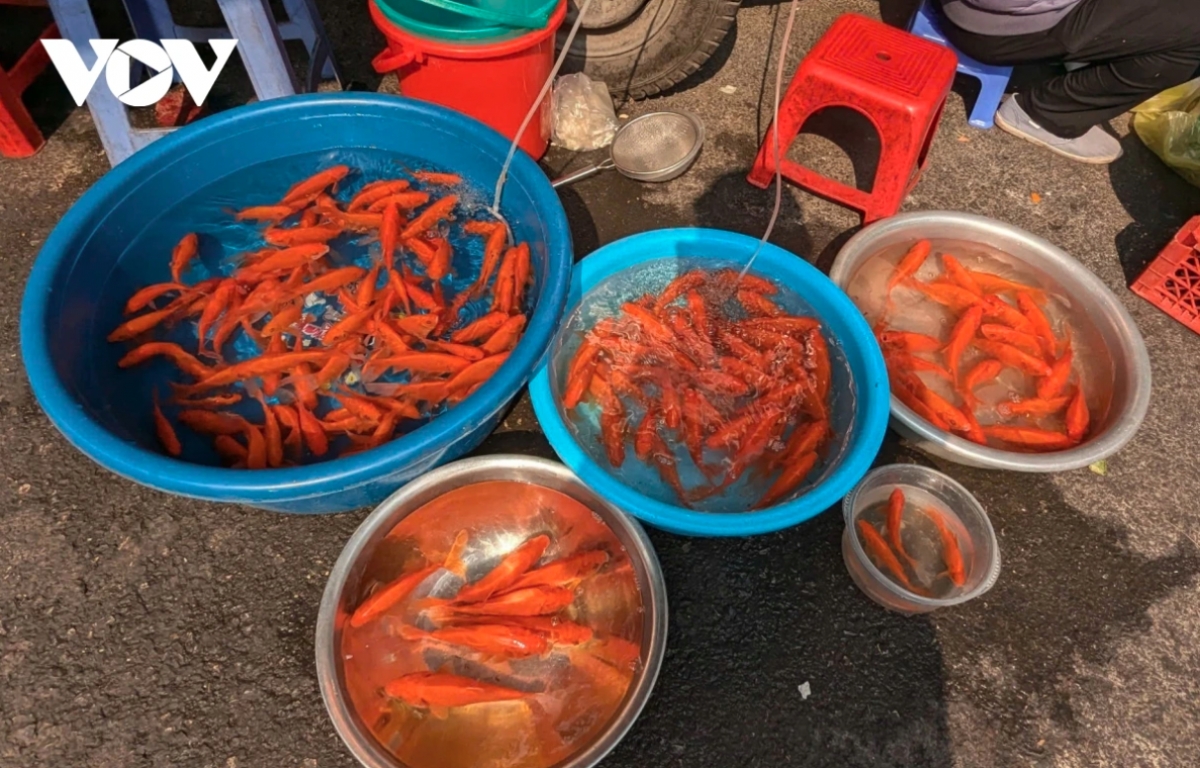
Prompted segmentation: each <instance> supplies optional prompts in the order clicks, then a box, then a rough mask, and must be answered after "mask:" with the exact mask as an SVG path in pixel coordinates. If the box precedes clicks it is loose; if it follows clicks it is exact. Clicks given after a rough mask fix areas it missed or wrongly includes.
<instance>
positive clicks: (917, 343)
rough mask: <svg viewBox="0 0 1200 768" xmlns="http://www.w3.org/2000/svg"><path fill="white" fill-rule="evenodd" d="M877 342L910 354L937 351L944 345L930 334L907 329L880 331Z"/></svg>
mask: <svg viewBox="0 0 1200 768" xmlns="http://www.w3.org/2000/svg"><path fill="white" fill-rule="evenodd" d="M879 343H880V344H881V345H882V346H884V347H889V348H892V349H897V350H902V351H904V352H908V353H910V354H913V353H917V352H937V351H938V350H940V349H942V347H944V346H945V345H944V344H943V343H942V342H941V341H939V340H938V339H935V338H933V337H932V336H926V335H925V334H923V333H912V332H909V331H880V333H879Z"/></svg>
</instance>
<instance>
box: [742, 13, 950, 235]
mask: <svg viewBox="0 0 1200 768" xmlns="http://www.w3.org/2000/svg"><path fill="white" fill-rule="evenodd" d="M957 66H958V59H957V57H956V56H955V55H954V52H953V51H951V50H949V49H948V48H945V47H943V46H940V45H937V44H935V43H931V42H928V41H926V40H922V39H921V38H919V37H916V36H915V35H910V34H908V33H907V32H902V31H900V30H898V29H893V28H892V27H889V26H887V25H886V24H882V23H880V22H878V21H875V20H873V19H869V18H867V17H865V16H859V15H858V14H852V13H851V14H845V15H843V16H840V17H839V18H838V19H837V21H835V22H834V23H833V26H831V27H830V28H829V31H828V32H826V33H825V36H824V37H822V38H821V39H820V40H819V41H818V42H817V44H816V46H814V47H813V49H812V50H811V51H810V52H809V54H808V56H806V57H805V58H804V61H802V62H800V66H799V67H798V68H797V69H796V74H795V75H793V76H792V82H791V83H790V84H789V85H788V90H787V95H786V96H784V97H783V99H782V100H781V101H780V105H779V122H780V124H779V126H775V125H772V126H771V128H770V129H769V130H768V131H767V136H766V138H765V139H763V143H762V146H761V147H759V150H758V157H757V158H755V160H754V167H753V168H751V169H750V175H749V177H748V180H749V182H750V183H751V184H753V185H755V186H756V187H762V188H763V189H766V188H767V187H768V186H770V184H771V180H772V179H773V178H774V176H775V157H774V148H773V146H772V144H773V142H774V133H773V132H774V131H776V130H778V131H779V132H780V133H779V136H780V142H779V155H780V171H781V173H782V175H783V176H784V177H785V178H786V179H788V180H789V181H791V182H793V183H795V184H798V185H800V186H801V187H804V188H805V189H808V190H809V191H811V192H815V193H816V194H818V195H821V196H823V197H826V198H829V199H831V200H833V201H835V202H838V203H841V204H842V205H845V206H848V207H850V208H856V209H858V210H859V211H862V213H863V223H864V224H869V223H870V222H872V221H876V220H877V219H882V218H886V217H888V216H891V215H892V214H894V213H896V211H898V210H900V205H901V203H903V202H904V196H905V195H907V194H908V193H909V192H910V191H911V190H912V188H913V187H914V186H915V185H916V183H917V179H919V178H920V176H921V171H922V170H924V169H925V165H926V163H927V162H928V160H929V147H930V144H932V143H933V136H934V134H935V133H937V125H938V121H939V120H940V119H941V116H942V107H943V105H945V103H946V96H947V95H948V94H949V93H950V85H951V84H952V83H953V82H954V71H955V69H956V68H957ZM825 107H849V108H850V109H853V110H855V111H857V112H860V113H862V114H863V115H864V116H865V117H866V118H867V119H868V120H870V121H871V124H872V125H874V126H875V130H876V131H877V132H878V133H879V142H880V149H879V167H878V169H877V170H876V172H875V186H874V188H873V189H872V190H871V191H870V192H863V191H862V190H859V189H855V188H853V187H849V186H847V185H845V184H842V183H841V182H838V181H834V180H833V179H829V178H827V177H825V176H822V175H821V174H819V173H816V172H815V171H813V170H811V169H809V168H805V167H804V166H802V165H800V164H799V163H795V162H792V161H791V160H788V159H786V155H787V150H788V147H790V146H791V144H792V142H793V141H795V139H796V135H797V134H798V133H800V128H801V127H802V126H803V125H804V121H805V120H807V119H808V118H809V117H810V116H811V115H812V114H813V113H814V112H817V111H818V110H820V109H824V108H825Z"/></svg>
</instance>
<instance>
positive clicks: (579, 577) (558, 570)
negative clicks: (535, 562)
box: [508, 550, 609, 591]
mask: <svg viewBox="0 0 1200 768" xmlns="http://www.w3.org/2000/svg"><path fill="white" fill-rule="evenodd" d="M608 560H609V557H608V553H607V552H604V551H602V550H593V551H590V552H581V553H579V554H577V555H572V556H571V557H564V558H562V559H561V560H555V561H554V562H552V563H549V564H547V565H543V566H542V567H541V568H534V569H533V570H529V571H526V572H524V573H522V574H521V575H519V576H518V577H517V580H516V581H514V582H512V584H510V585H509V586H508V590H509V591H513V590H518V589H525V588H527V587H567V588H570V589H573V588H574V587H575V586H577V585H578V584H579V582H581V581H583V580H584V579H585V578H587V577H588V576H591V575H592V574H593V573H595V572H596V571H597V570H599V569H600V567H601V566H603V565H604V564H605V563H607V562H608Z"/></svg>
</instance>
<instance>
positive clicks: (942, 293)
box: [904, 280, 979, 313]
mask: <svg viewBox="0 0 1200 768" xmlns="http://www.w3.org/2000/svg"><path fill="white" fill-rule="evenodd" d="M904 284H905V285H907V286H909V287H910V288H914V289H916V290H918V291H920V292H921V293H923V294H925V295H926V296H928V297H929V298H931V299H933V300H934V301H936V302H937V303H938V304H942V305H944V306H946V307H949V308H950V309H951V310H952V311H954V312H957V313H961V312H966V311H967V310H968V309H970V308H971V307H972V306H973V305H975V304H976V303H977V302H978V301H979V297H978V296H976V295H975V294H973V293H971V292H970V291H968V290H964V289H962V288H959V287H958V286H957V285H953V284H950V283H922V282H921V281H920V280H908V281H907V282H905V283H904Z"/></svg>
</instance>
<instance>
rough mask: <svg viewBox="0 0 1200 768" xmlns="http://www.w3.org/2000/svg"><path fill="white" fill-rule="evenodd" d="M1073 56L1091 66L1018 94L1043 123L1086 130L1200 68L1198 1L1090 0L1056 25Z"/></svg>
mask: <svg viewBox="0 0 1200 768" xmlns="http://www.w3.org/2000/svg"><path fill="white" fill-rule="evenodd" d="M1051 31H1052V32H1053V34H1054V35H1055V37H1056V38H1057V39H1058V40H1059V41H1060V42H1061V43H1062V48H1063V50H1064V57H1065V58H1066V60H1068V61H1080V62H1087V63H1088V64H1089V66H1086V67H1083V68H1082V69H1078V70H1075V71H1073V72H1068V73H1066V74H1065V75H1062V76H1060V77H1055V78H1051V79H1050V80H1047V81H1045V82H1043V83H1040V84H1038V85H1037V86H1034V87H1033V88H1030V89H1029V90H1028V91H1027V92H1026V93H1023V94H1021V95H1020V97H1019V98H1018V101H1019V102H1020V104H1021V106H1022V107H1023V108H1024V109H1025V111H1026V112H1028V114H1029V116H1030V117H1031V118H1033V119H1034V120H1035V121H1036V122H1037V123H1038V124H1039V125H1041V126H1043V127H1045V128H1047V129H1049V130H1050V131H1051V132H1053V133H1054V134H1056V135H1058V136H1062V137H1065V138H1072V137H1075V136H1082V135H1083V134H1084V133H1085V132H1086V131H1087V130H1088V129H1089V128H1091V127H1092V126H1094V125H1098V124H1100V123H1104V122H1107V121H1108V120H1111V119H1112V118H1114V117H1117V116H1118V115H1120V114H1123V113H1125V112H1127V111H1129V110H1130V109H1132V108H1133V107H1136V106H1137V105H1138V104H1140V103H1142V102H1143V101H1145V100H1146V99H1148V98H1150V97H1151V96H1153V95H1155V94H1156V93H1159V92H1161V91H1163V90H1165V89H1167V88H1170V87H1172V86H1176V85H1179V84H1180V83H1184V82H1187V81H1188V80H1190V79H1191V78H1192V77H1194V76H1195V75H1196V73H1197V71H1198V70H1200V3H1197V2H1196V0H1154V1H1153V2H1148V3H1138V2H1129V0H1084V2H1083V3H1081V4H1080V6H1079V7H1078V8H1076V9H1075V11H1074V12H1072V13H1071V14H1069V15H1068V16H1067V17H1066V18H1065V19H1063V21H1062V22H1061V23H1060V24H1059V25H1058V26H1056V27H1055V28H1054V29H1053V30H1051Z"/></svg>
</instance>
